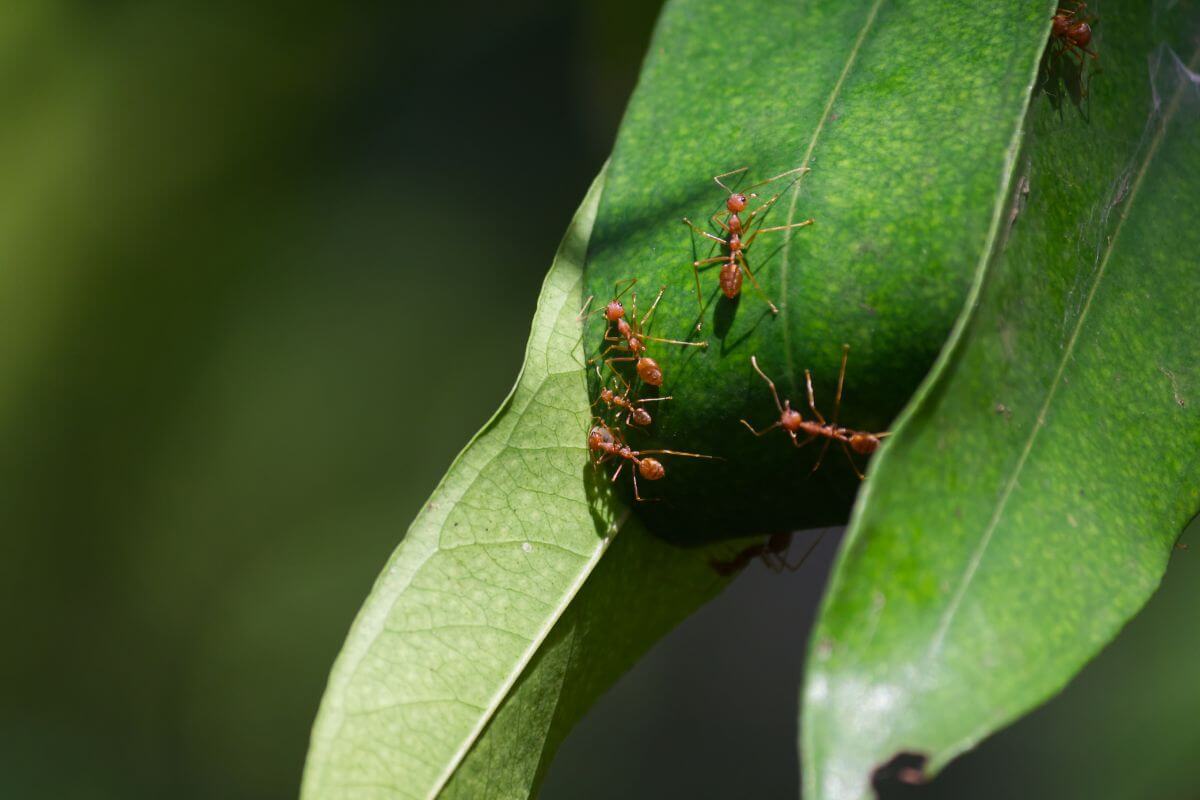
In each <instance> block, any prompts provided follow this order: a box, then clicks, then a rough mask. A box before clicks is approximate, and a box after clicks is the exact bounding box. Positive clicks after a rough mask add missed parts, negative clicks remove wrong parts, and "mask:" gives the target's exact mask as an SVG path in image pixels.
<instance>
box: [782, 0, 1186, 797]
mask: <svg viewBox="0 0 1200 800" xmlns="http://www.w3.org/2000/svg"><path fill="white" fill-rule="evenodd" d="M1177 10H1178V11H1180V12H1181V13H1184V14H1186V13H1187V11H1188V9H1187V8H1186V7H1185V4H1181V5H1180V7H1179V9H1177ZM1144 12H1145V8H1144V6H1143V5H1142V4H1137V3H1125V4H1120V5H1117V4H1113V5H1108V6H1106V7H1105V8H1104V19H1103V27H1102V29H1101V30H1102V31H1103V32H1104V35H1103V36H1100V37H1098V40H1099V41H1098V43H1097V49H1098V50H1099V51H1100V52H1101V53H1102V59H1103V62H1102V63H1103V65H1104V71H1103V73H1101V74H1100V75H1099V76H1098V77H1097V78H1096V80H1095V81H1094V82H1093V84H1092V87H1091V97H1090V98H1089V100H1088V102H1087V105H1086V106H1085V107H1084V108H1083V109H1081V110H1077V109H1076V108H1074V107H1072V106H1071V104H1070V103H1069V102H1068V103H1066V105H1065V108H1064V109H1063V113H1062V114H1059V112H1058V111H1057V110H1055V109H1054V107H1053V106H1052V104H1051V103H1049V102H1048V101H1047V98H1045V97H1042V96H1035V98H1034V104H1033V106H1032V108H1031V112H1030V115H1029V118H1028V120H1027V123H1026V136H1027V138H1026V144H1025V151H1024V154H1023V156H1022V158H1021V160H1020V162H1019V166H1018V169H1019V170H1020V179H1019V180H1018V182H1017V184H1016V186H1015V191H1014V194H1013V197H1012V199H1011V200H1012V205H1011V206H1010V209H1011V210H1010V213H1009V214H1006V218H1005V219H1004V220H1003V223H1004V225H1003V228H1002V230H1001V237H1000V241H999V244H998V248H997V253H996V255H995V256H994V258H993V260H992V263H991V264H990V266H989V268H988V274H987V277H986V280H985V281H984V283H983V286H982V289H981V292H980V294H979V301H978V307H977V309H976V311H975V313H974V314H973V315H972V316H971V317H970V320H969V322H968V323H967V325H966V327H965V328H964V329H963V332H962V337H961V338H960V340H959V341H958V343H957V345H956V346H955V347H954V348H953V349H952V350H951V351H950V352H949V356H948V358H947V359H946V360H945V361H944V363H941V364H940V366H939V369H938V371H937V372H936V373H935V377H934V378H933V379H931V381H930V382H929V383H928V384H927V385H926V387H925V388H924V389H923V390H922V392H921V393H920V394H919V395H918V398H919V399H918V400H917V401H916V402H915V404H914V406H913V407H912V409H911V410H910V412H908V414H907V415H906V418H905V419H904V421H903V422H902V423H901V425H900V426H899V429H898V431H897V433H896V435H895V437H894V439H893V441H892V443H891V444H890V446H889V447H888V448H887V449H886V452H885V453H883V454H882V457H881V458H880V459H878V460H877V462H876V464H875V465H874V467H875V471H874V474H873V476H872V479H871V482H870V485H869V488H868V490H867V493H866V494H865V495H864V496H863V497H862V498H861V502H860V506H859V507H858V509H857V510H856V513H855V516H854V519H853V521H852V525H851V529H850V532H849V534H848V538H847V541H846V544H845V545H844V548H843V552H842V557H841V559H840V561H839V564H838V565H837V567H836V570H835V574H834V579H833V582H832V584H831V587H830V591H829V594H828V596H827V598H826V604H825V607H824V609H823V611H822V616H821V619H820V622H819V626H818V629H817V631H816V633H815V634H814V639H813V647H812V652H811V653H810V661H809V671H808V675H807V683H806V688H805V695H804V703H805V708H804V713H803V725H802V730H803V743H802V744H803V754H804V758H805V765H806V770H805V787H806V794H807V796H809V797H812V798H820V799H821V800H835V799H836V800H841V799H842V798H860V797H866V796H868V795H869V792H870V788H869V787H870V776H871V772H872V770H873V769H874V768H875V767H877V766H879V765H881V764H883V763H885V762H887V761H888V760H890V759H891V758H892V757H893V756H894V755H895V754H896V753H898V752H902V751H908V752H915V753H921V754H923V755H926V756H928V757H929V759H930V760H929V767H930V769H931V770H932V771H936V770H937V769H939V768H940V767H941V766H942V765H944V764H945V763H946V761H948V760H949V759H950V758H953V757H954V755H956V754H958V753H960V752H961V751H962V750H964V749H966V748H969V747H971V746H973V745H974V744H975V743H976V742H978V741H979V740H980V739H981V738H982V737H984V736H986V735H988V734H989V733H990V732H992V731H994V730H995V729H996V728H998V727H1000V726H1002V725H1004V724H1006V723H1007V722H1009V721H1011V720H1013V719H1014V718H1015V717H1017V716H1019V715H1020V714H1022V713H1023V712H1025V711H1026V710H1028V709H1029V708H1031V707H1032V706H1034V705H1036V704H1037V703H1039V702H1041V701H1043V700H1044V699H1045V698H1046V697H1048V696H1049V695H1051V694H1052V693H1053V692H1055V691H1057V690H1058V689H1059V688H1061V687H1062V686H1063V685H1064V683H1065V682H1066V681H1067V680H1069V679H1070V678H1071V677H1072V676H1073V675H1074V674H1075V673H1076V672H1077V671H1078V669H1079V668H1080V667H1081V666H1082V665H1083V664H1084V663H1086V661H1087V660H1088V659H1090V658H1091V657H1092V656H1093V655H1095V653H1096V652H1097V651H1098V649H1099V648H1100V647H1102V646H1103V645H1104V644H1105V643H1106V642H1107V641H1109V640H1110V639H1111V638H1112V637H1113V636H1114V635H1115V634H1116V632H1117V631H1118V630H1119V628H1120V626H1121V625H1122V624H1124V622H1125V621H1126V620H1127V619H1128V618H1129V617H1130V616H1131V615H1132V614H1133V613H1135V612H1136V611H1137V609H1138V608H1140V607H1141V605H1142V604H1143V603H1144V602H1145V601H1146V599H1147V597H1148V596H1149V595H1150V593H1151V592H1152V591H1153V590H1154V588H1155V587H1156V586H1157V584H1158V582H1159V579H1160V577H1161V575H1162V572H1163V570H1164V569H1165V567H1166V563H1167V558H1168V554H1169V552H1170V548H1171V545H1172V542H1173V541H1174V540H1175V538H1176V536H1177V535H1178V534H1179V531H1180V530H1181V529H1182V527H1183V526H1184V524H1185V523H1186V521H1187V520H1188V519H1189V518H1190V517H1191V516H1192V515H1193V514H1194V513H1195V512H1196V509H1197V505H1198V504H1200V456H1198V454H1200V402H1198V401H1197V399H1196V398H1195V397H1194V396H1193V395H1194V394H1195V392H1196V390H1197V388H1200V339H1197V337H1196V335H1195V322H1196V309H1195V298H1196V297H1197V296H1200V272H1198V271H1197V270H1196V260H1195V254H1196V252H1198V251H1200V228H1198V227H1197V226H1196V225H1195V224H1194V221H1193V220H1192V219H1191V217H1192V215H1193V212H1192V208H1191V203H1190V199H1191V198H1194V197H1195V196H1196V192H1197V189H1200V137H1197V135H1196V131H1197V127H1196V125H1197V119H1198V116H1200V115H1198V113H1197V112H1198V111H1200V94H1197V87H1196V85H1195V84H1194V83H1193V82H1192V81H1190V80H1189V79H1188V78H1187V74H1186V72H1184V71H1183V69H1181V67H1182V66H1183V65H1182V63H1180V62H1178V61H1176V60H1175V58H1176V57H1175V54H1174V51H1172V50H1171V49H1170V48H1169V47H1168V46H1167V44H1168V43H1169V42H1170V38H1169V37H1170V36H1172V35H1176V36H1177V37H1179V38H1182V35H1181V33H1180V32H1182V31H1183V30H1185V28H1186V26H1185V25H1182V24H1179V23H1180V22H1181V20H1175V21H1174V24H1173V26H1172V22H1171V20H1170V19H1168V18H1166V17H1164V18H1162V19H1159V20H1157V22H1158V24H1160V25H1161V26H1162V27H1160V28H1159V29H1157V30H1156V29H1154V28H1153V26H1152V24H1151V23H1152V21H1151V20H1150V19H1148V18H1147V16H1146V14H1145V13H1144ZM1193 13H1194V12H1193ZM1185 20H1186V17H1185ZM1190 47H1194V45H1190ZM1190 56H1191V52H1190V50H1189V51H1187V52H1186V53H1185V57H1190ZM1148 63H1149V76H1148V75H1147V64H1148ZM1083 112H1090V118H1085V116H1084V113H1083Z"/></svg>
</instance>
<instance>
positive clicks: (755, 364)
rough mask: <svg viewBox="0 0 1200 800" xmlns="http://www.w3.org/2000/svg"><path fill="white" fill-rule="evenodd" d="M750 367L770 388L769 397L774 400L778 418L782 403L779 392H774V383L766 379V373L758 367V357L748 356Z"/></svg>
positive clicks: (781, 414)
mask: <svg viewBox="0 0 1200 800" xmlns="http://www.w3.org/2000/svg"><path fill="white" fill-rule="evenodd" d="M750 366H752V367H754V371H755V372H757V373H758V376H759V377H760V378H762V379H763V380H764V381H766V382H767V386H769V387H771V397H773V398H775V407H776V408H777V409H779V416H781V417H782V416H783V403H781V402H779V392H777V391H775V382H774V381H773V380H771V379H770V378H768V377H767V373H765V372H763V371H762V369H761V368H760V367H759V366H758V356H750Z"/></svg>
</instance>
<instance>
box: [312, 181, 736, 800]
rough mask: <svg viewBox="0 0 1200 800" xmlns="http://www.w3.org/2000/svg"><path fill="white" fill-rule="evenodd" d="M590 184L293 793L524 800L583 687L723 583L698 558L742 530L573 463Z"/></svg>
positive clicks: (337, 690)
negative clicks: (486, 410)
mask: <svg viewBox="0 0 1200 800" xmlns="http://www.w3.org/2000/svg"><path fill="white" fill-rule="evenodd" d="M602 184H603V176H601V178H598V179H597V181H596V183H595V185H594V186H593V187H592V190H591V191H590V192H589V194H588V197H587V198H586V199H585V201H584V203H583V205H582V206H581V208H580V210H579V212H578V214H577V216H576V218H575V221H574V223H573V224H572V226H571V229H570V230H569V232H568V234H567V236H566V238H565V240H564V242H563V245H562V248H561V249H560V251H559V254H558V256H557V258H556V259H555V263H554V265H553V267H552V268H551V270H550V273H549V275H548V276H547V278H546V282H545V285H544V286H543V289H542V295H541V299H540V301H539V303H538V311H537V314H536V315H535V317H534V322H533V333H532V335H531V337H530V342H529V347H528V351H527V354H526V361H525V366H524V369H523V371H522V374H521V377H520V379H519V380H518V382H517V386H516V388H515V389H514V391H513V394H512V396H511V397H510V398H509V400H508V401H507V402H506V403H505V405H504V406H503V407H502V408H501V410H500V412H499V413H498V414H497V415H496V416H495V418H494V419H493V420H492V421H491V422H490V423H489V424H488V425H487V427H485V429H484V430H483V431H482V432H481V433H480V434H479V435H478V436H477V437H476V438H475V440H474V441H472V442H471V444H470V445H468V446H467V448H466V449H465V450H464V451H463V453H462V454H461V455H460V456H459V458H458V459H457V461H456V462H455V464H454V465H453V466H452V467H451V469H450V471H449V472H448V473H447V475H446V477H445V478H444V479H443V481H442V484H441V485H440V486H439V487H438V489H437V490H436V491H435V492H434V495H433V497H432V498H431V499H430V501H429V503H428V504H427V505H426V508H425V510H424V511H423V512H422V513H421V515H420V516H419V517H418V518H417V520H416V522H414V524H413V526H412V528H411V529H410V530H409V533H408V535H407V536H406V537H405V539H404V541H403V542H402V543H401V545H400V547H399V548H398V549H397V550H396V552H395V554H394V555H393V556H392V558H391V560H390V561H389V563H388V565H387V567H386V568H385V571H384V573H383V575H382V576H381V577H380V578H379V579H378V581H377V582H376V585H375V587H374V589H373V590H372V592H371V595H370V597H368V599H367V601H366V603H365V605H364V606H363V609H362V611H361V612H360V614H359V617H358V619H357V620H356V621H355V623H354V626H353V628H352V630H351V631H350V634H349V636H348V638H347V641H346V644H345V646H344V648H343V651H342V654H341V655H340V656H339V658H338V661H337V663H336V664H335V665H334V669H333V673H332V675H331V677H330V682H329V686H328V688H327V690H326V694H325V697H324V700H323V702H322V706H321V711H320V714H319V715H318V718H317V722H316V725H315V726H314V730H313V739H312V745H311V748H310V752H309V757H308V762H307V765H306V769H305V776H304V787H303V796H304V797H306V798H317V797H320V798H402V797H433V796H438V795H440V796H444V797H469V798H487V797H497V798H509V797H523V796H527V795H528V794H529V793H530V792H532V791H533V788H534V786H535V785H536V783H537V782H538V781H539V780H540V779H541V776H542V775H543V774H544V772H545V769H546V767H547V766H548V764H549V759H550V757H551V756H552V754H553V752H554V750H555V749H556V748H557V746H558V744H559V743H561V741H562V739H563V738H564V737H565V736H566V734H567V732H568V731H569V730H570V728H571V727H572V726H573V725H574V723H575V722H576V721H577V720H578V719H579V717H580V716H582V714H583V713H584V711H585V710H586V709H587V708H588V706H590V705H591V703H592V702H593V701H594V700H595V699H596V697H597V696H598V695H599V694H600V692H602V691H603V690H604V689H605V688H607V686H609V685H610V684H611V683H612V681H614V680H615V679H616V678H617V677H618V676H619V675H620V674H621V673H622V672H624V671H625V670H627V669H628V668H629V667H630V666H631V665H632V664H633V662H634V661H635V660H636V658H637V657H638V656H639V655H640V654H641V653H642V652H644V651H645V650H646V649H648V648H649V647H650V646H651V645H652V644H653V643H654V642H655V641H656V640H657V639H658V638H660V637H661V636H662V635H663V634H664V633H666V632H667V631H668V630H670V629H671V628H672V627H674V625H676V624H678V622H679V621H680V620H682V619H684V618H685V617H686V616H687V615H688V614H690V613H691V612H692V611H694V610H695V609H696V608H697V607H698V606H700V605H701V604H703V603H704V602H705V601H707V600H708V599H710V598H711V597H712V596H714V595H715V594H716V593H717V592H718V591H720V589H721V588H723V587H724V586H725V585H726V584H727V580H726V579H723V578H720V577H718V576H717V574H716V572H715V571H714V570H713V569H712V566H711V565H710V560H711V559H713V558H725V557H728V556H729V555H730V554H731V553H732V552H733V550H735V549H737V548H738V547H741V546H745V544H746V542H744V541H742V542H727V543H724V544H720V545H712V546H709V547H705V548H681V547H676V546H673V545H670V544H668V543H666V542H664V541H662V540H660V539H657V538H655V537H653V536H651V535H650V534H649V533H647V532H646V530H645V529H644V528H643V527H642V525H641V524H640V523H639V522H638V521H637V520H636V519H631V518H630V517H629V514H628V511H627V510H624V509H621V508H620V506H619V505H618V503H617V502H616V501H615V500H614V499H613V497H612V491H611V484H610V482H609V480H608V476H607V474H606V473H605V472H604V471H597V470H595V469H593V468H592V467H591V465H590V463H589V460H588V456H587V452H586V449H585V447H584V443H585V440H586V431H587V428H588V426H589V424H590V419H591V413H592V411H591V407H590V402H589V398H588V395H587V391H586V387H585V385H584V377H583V376H584V369H583V358H582V355H581V336H580V322H579V320H578V319H577V314H578V311H579V308H580V306H581V305H582V298H581V288H580V287H581V285H582V282H581V266H582V254H583V252H584V249H585V246H586V242H587V237H588V234H589V232H590V226H591V222H592V219H593V217H594V214H595V209H596V203H597V199H598V196H599V193H600V187H601V186H602ZM618 530H619V531H620V536H616V533H617V531H618ZM610 544H612V547H611V549H609V545H610ZM606 551H607V552H606ZM601 554H605V558H604V560H603V561H602V562H601V561H600V556H601ZM585 579H586V581H587V583H586V585H585V584H584V581H585Z"/></svg>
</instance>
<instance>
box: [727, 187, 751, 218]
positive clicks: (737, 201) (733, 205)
mask: <svg viewBox="0 0 1200 800" xmlns="http://www.w3.org/2000/svg"><path fill="white" fill-rule="evenodd" d="M747 202H748V201H747V200H746V195H744V194H742V193H741V192H738V193H737V194H731V195H729V199H727V200H726V201H725V208H727V209H729V213H730V214H740V213H741V212H743V211H745V210H746V203H747Z"/></svg>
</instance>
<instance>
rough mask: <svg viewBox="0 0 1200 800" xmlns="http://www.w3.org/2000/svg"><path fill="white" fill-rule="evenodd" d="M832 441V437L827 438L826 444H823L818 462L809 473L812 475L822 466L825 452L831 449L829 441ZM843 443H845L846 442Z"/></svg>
mask: <svg viewBox="0 0 1200 800" xmlns="http://www.w3.org/2000/svg"><path fill="white" fill-rule="evenodd" d="M832 441H833V439H831V438H827V439H825V444H823V445H821V452H820V453H819V454H817V463H815V464H813V468H812V472H810V473H808V474H809V475H812V474H813V472H816V471H817V470H818V469H820V468H821V462H822V461H823V460H825V452H826V451H827V450H828V449H829V443H830V442H832ZM842 444H845V442H843V443H842Z"/></svg>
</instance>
